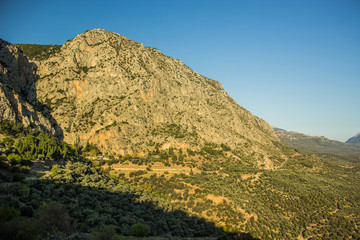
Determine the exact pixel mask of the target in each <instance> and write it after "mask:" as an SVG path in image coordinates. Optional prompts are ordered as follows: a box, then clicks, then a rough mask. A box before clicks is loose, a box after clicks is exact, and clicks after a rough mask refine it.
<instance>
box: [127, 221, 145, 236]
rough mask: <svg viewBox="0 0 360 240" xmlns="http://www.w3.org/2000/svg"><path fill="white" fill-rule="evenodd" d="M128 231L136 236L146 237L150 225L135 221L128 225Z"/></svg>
mask: <svg viewBox="0 0 360 240" xmlns="http://www.w3.org/2000/svg"><path fill="white" fill-rule="evenodd" d="M130 233H131V235H132V236H136V237H147V236H148V235H149V234H150V226H149V225H147V224H143V223H136V224H134V225H132V226H131V227H130Z"/></svg>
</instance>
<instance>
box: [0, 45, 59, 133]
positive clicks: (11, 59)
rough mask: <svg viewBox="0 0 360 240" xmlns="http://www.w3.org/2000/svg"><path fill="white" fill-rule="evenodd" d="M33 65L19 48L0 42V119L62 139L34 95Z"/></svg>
mask: <svg viewBox="0 0 360 240" xmlns="http://www.w3.org/2000/svg"><path fill="white" fill-rule="evenodd" d="M37 78H38V77H37V75H36V65H35V64H34V63H30V62H29V61H28V59H27V57H26V56H24V54H23V52H22V51H21V49H19V48H18V47H16V46H14V45H12V44H9V43H8V42H6V41H3V40H2V39H0V116H1V117H2V118H5V119H8V120H13V121H20V122H21V123H23V124H24V125H25V126H27V127H32V128H38V129H42V130H44V131H46V132H48V133H50V134H52V135H55V136H57V137H59V138H62V131H61V129H60V127H58V126H57V124H56V121H55V120H54V119H53V118H52V117H51V116H50V114H49V113H48V111H47V109H46V107H45V106H44V105H42V104H41V103H40V102H39V101H38V100H37V96H36V89H35V82H36V80H37Z"/></svg>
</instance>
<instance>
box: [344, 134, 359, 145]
mask: <svg viewBox="0 0 360 240" xmlns="http://www.w3.org/2000/svg"><path fill="white" fill-rule="evenodd" d="M346 143H360V132H359V133H357V134H356V135H355V136H353V137H352V138H349V139H348V140H347V141H346Z"/></svg>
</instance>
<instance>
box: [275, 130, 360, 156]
mask: <svg viewBox="0 0 360 240" xmlns="http://www.w3.org/2000/svg"><path fill="white" fill-rule="evenodd" d="M274 130H275V133H276V135H277V136H278V137H279V139H280V141H281V142H283V143H284V144H285V145H287V146H289V147H291V148H295V149H297V150H301V151H305V152H307V153H315V154H319V155H325V156H326V157H328V158H331V157H332V156H331V155H335V156H339V157H340V158H341V159H345V160H347V161H350V162H359V161H360V145H358V144H356V143H348V142H346V143H344V142H340V141H336V140H331V139H328V138H326V137H323V136H321V137H318V136H311V135H307V134H303V133H299V132H294V131H286V130H284V129H280V128H276V127H274Z"/></svg>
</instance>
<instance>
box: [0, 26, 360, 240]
mask: <svg viewBox="0 0 360 240" xmlns="http://www.w3.org/2000/svg"><path fill="white" fill-rule="evenodd" d="M18 47H21V49H23V50H20V49H19V48H18ZM2 48H4V49H1V51H0V52H4V53H6V54H5V55H6V56H11V57H6V58H5V57H3V58H1V59H2V60H1V72H2V73H3V74H2V75H1V79H0V80H1V81H0V82H1V83H2V86H3V89H5V90H3V91H4V92H5V91H6V95H5V94H4V95H3V96H2V97H1V101H2V102H4V103H5V104H3V105H2V106H3V108H2V109H4V110H3V113H7V112H14V113H21V114H18V115H16V114H14V115H11V114H3V115H2V118H0V140H1V141H0V199H1V201H0V239H39V238H41V237H43V238H45V237H47V238H52V239H60V238H62V239H65V238H67V239H74V238H79V239H91V238H90V237H95V238H96V239H117V237H120V238H121V239H122V238H124V239H131V237H130V236H138V237H140V236H141V237H146V236H150V239H154V238H157V239H184V238H186V239H192V238H195V239H196V237H203V238H204V237H213V238H214V239H215V238H218V239H231V238H232V237H234V238H233V239H252V238H259V239H359V238H360V230H359V227H358V226H360V217H359V216H360V207H359V196H358V195H357V194H354V192H355V193H356V192H359V191H360V186H359V184H358V183H359V181H360V171H359V164H358V163H355V162H349V161H347V162H337V161H332V160H331V159H329V158H328V157H326V156H325V157H323V156H321V157H318V156H317V155H314V154H311V155H309V154H307V153H304V152H303V151H296V150H294V149H292V148H289V147H287V146H286V145H284V144H283V143H281V142H280V141H279V138H278V137H277V136H276V135H275V133H274V130H273V129H272V128H271V127H270V126H269V125H268V124H267V123H266V122H265V121H263V120H261V119H259V118H258V117H256V116H253V115H252V114H251V113H250V112H248V111H247V110H245V109H244V108H242V107H241V106H240V105H238V104H237V103H236V102H235V101H233V100H232V99H231V98H230V97H229V96H228V95H227V94H226V92H225V91H224V89H223V88H222V87H221V84H220V83H219V82H216V81H214V80H211V79H208V78H206V77H204V76H201V75H200V74H198V73H196V72H194V71H192V70H191V69H189V68H188V67H187V66H186V65H185V64H183V63H182V62H181V61H179V60H176V59H173V58H170V57H167V56H165V55H163V54H162V53H160V52H159V51H158V50H156V49H153V48H148V47H144V46H143V45H142V44H140V43H137V42H134V41H131V40H129V39H127V38H125V37H123V36H121V35H119V34H116V33H110V32H107V31H105V30H101V29H95V30H90V31H87V32H85V33H83V34H80V35H78V36H76V37H75V38H74V39H72V40H70V41H68V42H66V43H65V44H64V45H62V46H56V45H36V44H31V45H27V44H25V45H16V46H15V45H12V44H9V43H6V44H4V45H2ZM24 55H25V56H24ZM20 58H21V59H23V60H22V61H21V62H22V64H24V65H20V64H19V62H18V61H9V59H20ZM19 66H21V67H19ZM27 66H32V68H27ZM29 69H30V70H31V71H30V70H29ZM9 70H10V73H9ZM15 73H16V74H17V75H14V74H15ZM26 73H28V74H26ZM11 76H13V78H11V80H9V79H10V77H11ZM22 76H27V77H26V78H24V77H22ZM23 79H27V80H26V81H24V80H23ZM21 81H23V82H21ZM24 82H25V83H26V86H27V87H22V86H23V84H24ZM32 86H33V87H32ZM10 93H11V94H10ZM12 96H18V98H19V99H20V98H21V100H22V101H23V105H26V106H29V109H31V111H29V112H25V111H20V110H21V109H22V108H21V106H20V105H19V104H10V103H9V104H7V105H6V103H8V102H11V99H12ZM15 103H16V102H15ZM30 107H31V108H30ZM5 110H6V111H5ZM32 116H43V118H44V119H45V120H44V121H48V123H49V125H46V124H41V121H35V120H37V118H35V117H32ZM24 119H29V121H30V120H32V122H30V124H28V125H26V121H25V120H24ZM38 119H40V117H38ZM9 120H16V121H17V122H14V121H9ZM22 124H24V125H26V126H28V127H30V128H36V129H38V130H34V129H30V128H24V127H23V126H22ZM57 129H60V130H61V131H58V130H57ZM43 131H46V132H48V134H46V133H44V132H43ZM49 134H51V135H53V136H57V137H58V138H60V139H63V140H65V141H66V142H67V143H66V142H64V141H61V140H59V139H56V138H54V137H51V136H50V135H49ZM354 145H355V144H354ZM49 217H51V218H49ZM49 219H50V220H51V221H50V220H49ZM59 234H60V235H59ZM79 234H80V235H81V236H84V237H79V236H80V235H79ZM84 234H85V235H84ZM90 235H92V236H90ZM118 235H121V236H118ZM109 236H110V237H109Z"/></svg>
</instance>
